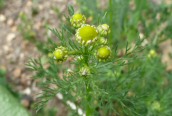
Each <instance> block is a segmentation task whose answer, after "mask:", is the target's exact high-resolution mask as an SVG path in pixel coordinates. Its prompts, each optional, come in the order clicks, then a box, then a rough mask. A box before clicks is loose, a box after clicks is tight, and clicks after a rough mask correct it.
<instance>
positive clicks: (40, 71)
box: [27, 0, 171, 116]
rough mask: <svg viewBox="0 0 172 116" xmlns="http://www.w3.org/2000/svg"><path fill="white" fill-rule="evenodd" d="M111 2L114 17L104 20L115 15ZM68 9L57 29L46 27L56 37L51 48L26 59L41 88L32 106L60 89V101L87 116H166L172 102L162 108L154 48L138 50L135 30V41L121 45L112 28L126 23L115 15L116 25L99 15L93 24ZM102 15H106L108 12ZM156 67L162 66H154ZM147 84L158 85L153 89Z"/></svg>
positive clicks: (41, 103)
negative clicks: (42, 56)
mask: <svg viewBox="0 0 172 116" xmlns="http://www.w3.org/2000/svg"><path fill="white" fill-rule="evenodd" d="M112 1H113V0H110V2H109V3H110V5H109V6H110V9H109V14H108V15H109V16H108V15H107V16H108V18H109V17H110V18H112V19H108V18H107V19H106V20H107V21H108V23H113V21H112V20H113V18H114V17H113V16H112V15H110V14H113V13H112V12H111V10H112V4H114V3H113V2H112ZM126 4H127V3H125V5H126ZM116 8H117V7H116ZM121 12H122V11H121ZM69 14H70V16H69V17H66V19H67V23H66V24H64V25H62V28H61V31H58V30H57V29H50V30H51V31H52V33H54V34H55V35H56V37H57V38H58V40H59V41H60V42H59V43H58V44H56V43H55V42H53V41H52V40H49V41H50V42H49V44H50V46H51V47H50V48H49V55H48V56H49V57H47V58H46V61H43V60H42V59H38V60H35V59H31V60H30V62H29V63H28V64H27V66H28V67H29V68H31V69H33V70H34V71H35V72H36V75H35V78H36V79H38V80H39V81H38V85H39V87H40V88H41V89H42V92H41V93H40V94H39V96H38V101H37V103H36V104H35V107H36V109H37V110H39V109H41V108H42V107H43V106H44V105H45V104H46V103H47V102H48V101H49V100H51V99H53V98H54V97H56V95H57V94H58V93H61V94H62V95H63V99H62V101H64V104H66V105H68V104H70V103H71V102H69V100H70V101H72V102H73V103H75V105H76V107H77V108H78V109H82V110H83V115H84V114H86V116H99V115H101V116H146V115H148V116H170V115H168V114H169V112H171V110H167V109H168V107H169V106H171V104H167V105H166V107H165V105H164V104H165V103H166V102H167V101H168V100H169V99H171V97H168V96H169V95H171V93H170V92H169V91H168V90H167V89H164V88H163V86H164V82H165V79H163V78H161V77H163V76H164V75H165V74H164V72H163V70H164V66H163V65H162V64H161V63H160V62H159V61H160V58H159V57H158V55H157V54H156V52H155V51H150V53H149V54H148V55H146V56H144V55H143V54H141V52H144V49H143V47H142V46H141V44H142V42H143V40H141V39H140V38H139V36H138V34H137V36H135V38H136V40H135V41H133V43H134V44H131V43H128V42H126V44H125V48H121V47H120V48H119V47H118V44H117V43H116V42H117V40H116V37H117V36H118V35H115V36H114V33H116V34H119V33H120V32H121V31H122V28H124V25H123V23H122V22H120V20H118V19H116V20H115V21H116V22H118V23H119V24H118V25H117V26H122V27H121V28H116V29H115V30H114V25H112V26H113V27H111V25H110V26H109V25H108V24H106V22H105V23H102V24H100V22H104V19H101V20H102V21H100V19H98V23H95V24H98V25H92V24H85V23H86V22H87V21H86V17H85V16H84V15H83V14H81V13H79V14H78V13H76V14H74V10H73V8H72V7H71V6H69ZM121 15H122V14H120V16H119V17H122V16H121ZM102 16H103V17H104V18H106V13H105V15H104V14H103V15H102ZM106 20H105V21H106ZM110 29H111V30H110ZM118 29H119V30H118ZM116 30H117V31H116ZM113 37H115V41H114V40H113V39H114V38H113ZM121 38H122V37H121ZM114 42H115V43H114ZM123 46H124V45H123ZM145 49H146V47H145ZM47 64H48V67H47V66H46V67H45V66H44V65H47ZM157 66H158V68H159V69H161V71H158V72H154V71H152V70H154V69H155V68H157ZM155 80H156V81H155ZM151 88H157V89H153V90H152V91H151V90H150V89H151ZM160 88H161V89H160ZM166 91H167V92H166ZM155 93H157V94H155ZM163 93H165V94H163ZM74 109H76V108H74ZM71 112H72V111H71ZM73 112H74V114H75V115H76V113H75V112H76V111H73Z"/></svg>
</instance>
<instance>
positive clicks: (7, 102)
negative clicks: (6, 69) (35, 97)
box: [0, 85, 29, 116]
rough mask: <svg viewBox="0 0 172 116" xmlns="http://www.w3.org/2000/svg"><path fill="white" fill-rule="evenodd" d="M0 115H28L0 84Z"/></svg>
mask: <svg viewBox="0 0 172 116" xmlns="http://www.w3.org/2000/svg"><path fill="white" fill-rule="evenodd" d="M0 102H1V105H0V115H2V116H11V115H15V116H29V114H28V112H27V111H26V110H25V109H24V108H23V107H22V106H21V105H20V104H19V103H18V101H17V100H16V99H15V98H14V97H13V96H12V95H11V94H10V93H9V91H8V90H7V89H6V88H4V87H3V86H1V85H0Z"/></svg>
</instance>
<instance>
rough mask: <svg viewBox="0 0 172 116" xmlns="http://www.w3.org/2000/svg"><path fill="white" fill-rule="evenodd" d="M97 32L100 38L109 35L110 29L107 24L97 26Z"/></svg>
mask: <svg viewBox="0 0 172 116" xmlns="http://www.w3.org/2000/svg"><path fill="white" fill-rule="evenodd" d="M97 30H98V32H99V34H100V35H101V36H107V35H108V34H109V33H110V28H109V25H107V24H102V25H99V26H98V27H97Z"/></svg>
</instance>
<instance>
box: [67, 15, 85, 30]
mask: <svg viewBox="0 0 172 116" xmlns="http://www.w3.org/2000/svg"><path fill="white" fill-rule="evenodd" d="M70 22H71V25H72V26H73V27H75V28H79V27H81V25H83V24H85V22H86V18H85V16H84V15H82V14H74V15H73V16H72V17H71V19H70Z"/></svg>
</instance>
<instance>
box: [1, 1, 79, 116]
mask: <svg viewBox="0 0 172 116" xmlns="http://www.w3.org/2000/svg"><path fill="white" fill-rule="evenodd" d="M5 1H6V5H5V7H4V8H3V9H2V10H0V68H1V69H5V70H6V71H7V80H8V82H9V83H10V85H11V86H12V89H13V91H14V92H16V93H20V94H21V95H22V97H21V98H22V99H21V103H22V104H23V105H24V106H25V107H26V108H29V107H30V101H32V100H34V99H35V93H38V92H39V89H38V88H37V87H36V86H35V82H34V81H33V80H32V79H31V76H32V73H31V72H30V71H28V70H27V68H26V65H25V64H26V63H27V62H28V59H29V58H30V57H32V58H33V57H34V58H36V57H38V56H39V55H40V52H38V50H37V48H36V47H35V45H34V44H33V43H31V42H28V41H26V40H24V38H23V36H22V34H21V33H20V31H19V29H18V27H19V25H20V24H21V23H23V22H21V20H20V17H19V15H20V14H21V12H24V13H25V14H26V15H27V16H28V18H29V19H32V22H33V28H34V31H36V33H37V35H36V37H37V39H42V40H45V39H46V37H44V36H45V35H46V33H47V31H46V29H45V27H44V25H45V24H48V25H51V26H52V27H55V28H58V25H59V20H58V14H64V13H65V12H67V5H68V4H76V3H75V2H74V1H73V2H71V1H70V2H69V0H50V1H49V0H35V2H34V1H31V0H5ZM33 8H36V9H37V11H38V13H37V15H35V16H34V17H33V16H32V15H31V14H32V12H33V10H32V9H33ZM54 8H56V9H55V10H53V9H54ZM57 13H58V14H57ZM56 102H59V101H56ZM59 107H60V110H62V111H59V114H58V115H60V116H62V113H63V115H65V114H64V112H65V111H64V110H65V109H64V108H63V107H64V106H63V105H61V104H59Z"/></svg>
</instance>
